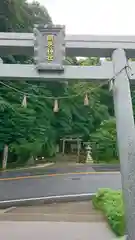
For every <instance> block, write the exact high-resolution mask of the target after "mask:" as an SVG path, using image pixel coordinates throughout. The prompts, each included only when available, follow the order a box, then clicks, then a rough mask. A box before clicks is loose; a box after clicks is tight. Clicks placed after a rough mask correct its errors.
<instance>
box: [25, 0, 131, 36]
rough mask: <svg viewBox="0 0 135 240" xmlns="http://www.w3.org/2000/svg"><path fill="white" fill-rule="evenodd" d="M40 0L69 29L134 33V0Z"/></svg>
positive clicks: (74, 32)
mask: <svg viewBox="0 0 135 240" xmlns="http://www.w3.org/2000/svg"><path fill="white" fill-rule="evenodd" d="M29 1H31V0H29ZM38 1H39V2H40V3H41V4H43V5H45V7H46V8H47V9H48V11H49V13H50V15H51V17H52V19H53V22H54V23H57V24H65V25H66V32H67V33H71V34H108V35H114V34H116V35H135V28H134V22H135V13H134V12H135V0H83V1H78V0H46V1H45V0H38Z"/></svg>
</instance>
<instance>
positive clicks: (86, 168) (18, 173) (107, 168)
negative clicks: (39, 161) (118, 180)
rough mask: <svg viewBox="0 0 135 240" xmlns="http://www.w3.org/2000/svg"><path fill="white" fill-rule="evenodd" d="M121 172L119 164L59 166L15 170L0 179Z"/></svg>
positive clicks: (1, 173) (2, 173)
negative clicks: (74, 173)
mask: <svg viewBox="0 0 135 240" xmlns="http://www.w3.org/2000/svg"><path fill="white" fill-rule="evenodd" d="M113 171H120V166H119V165H118V164H112V165H111V164H102V165H98V164H90V165H87V164H86V165H80V166H76V165H73V166H72V165H71V166H64V167H63V166H62V167H60V166H57V165H53V166H51V167H47V168H36V169H34V168H33V169H25V170H15V171H7V172H0V179H2V178H14V177H22V176H33V175H48V174H63V173H73V172H76V173H78V172H113Z"/></svg>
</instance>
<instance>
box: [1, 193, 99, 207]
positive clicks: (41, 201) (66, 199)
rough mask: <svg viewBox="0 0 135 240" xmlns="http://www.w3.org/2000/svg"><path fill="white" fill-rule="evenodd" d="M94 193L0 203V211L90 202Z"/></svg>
mask: <svg viewBox="0 0 135 240" xmlns="http://www.w3.org/2000/svg"><path fill="white" fill-rule="evenodd" d="M95 195H96V193H82V194H67V195H56V196H48V197H38V198H23V199H13V200H5V201H0V209H5V208H10V207H19V206H20V207H21V206H33V205H40V204H52V203H65V202H81V201H89V200H91V199H92V198H93V197H94V196H95Z"/></svg>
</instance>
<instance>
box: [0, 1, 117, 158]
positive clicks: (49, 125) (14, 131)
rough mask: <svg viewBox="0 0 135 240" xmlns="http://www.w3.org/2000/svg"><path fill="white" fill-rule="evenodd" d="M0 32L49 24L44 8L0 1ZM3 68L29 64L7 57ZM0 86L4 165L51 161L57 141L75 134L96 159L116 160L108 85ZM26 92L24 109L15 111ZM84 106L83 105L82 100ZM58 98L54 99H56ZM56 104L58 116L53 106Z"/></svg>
mask: <svg viewBox="0 0 135 240" xmlns="http://www.w3.org/2000/svg"><path fill="white" fill-rule="evenodd" d="M0 18H1V20H0V31H4V32H7V31H18V32H27V31H29V32H30V31H32V28H33V25H34V24H35V23H50V22H51V21H52V20H51V17H50V16H49V14H48V12H47V10H46V9H45V7H43V6H41V5H40V4H39V3H37V2H33V3H28V2H27V1H26V0H6V1H4V0H1V2H0ZM3 61H4V62H5V63H12V64H14V63H16V62H20V63H31V62H32V58H26V57H25V56H7V57H4V58H3ZM66 64H74V65H99V64H100V60H99V59H98V58H87V59H83V60H82V59H81V60H77V59H76V58H73V59H70V58H67V61H66ZM3 83H4V82H1V83H0V84H1V88H0V152H1V154H2V152H3V148H4V145H5V144H7V145H8V146H9V160H8V161H10V162H12V161H17V162H20V161H21V162H23V163H24V162H25V161H27V160H28V158H29V157H31V156H37V155H42V156H53V155H55V153H56V144H57V143H58V142H59V139H60V138H61V137H64V136H67V135H79V136H80V135H81V136H82V138H83V139H84V140H85V141H87V140H90V141H91V142H92V143H94V150H93V156H94V157H95V158H96V159H97V160H101V159H102V160H106V161H109V160H110V159H113V158H117V151H116V131H115V120H114V119H113V115H114V113H113V104H112V96H111V94H110V93H109V91H108V86H103V87H99V86H98V85H97V86H96V85H93V84H90V83H85V82H80V81H79V80H78V81H77V82H74V81H73V82H72V83H43V82H42V83H39V82H26V81H22V82H15V81H9V82H5V83H4V84H6V85H4V84H3ZM14 88H15V89H18V90H19V91H20V92H19V91H15V89H14ZM24 92H25V93H27V94H28V97H27V102H28V105H27V108H24V107H22V106H21V102H22V99H23V96H24V94H23V93H24ZM86 92H87V94H88V96H89V106H84V104H83V99H84V95H85V94H86ZM59 97H60V99H59ZM56 98H57V99H59V100H58V103H59V112H58V113H54V112H53V103H54V100H55V99H56Z"/></svg>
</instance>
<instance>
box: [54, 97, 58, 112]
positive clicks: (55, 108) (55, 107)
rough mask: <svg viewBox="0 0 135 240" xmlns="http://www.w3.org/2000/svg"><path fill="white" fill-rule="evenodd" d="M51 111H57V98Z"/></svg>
mask: <svg viewBox="0 0 135 240" xmlns="http://www.w3.org/2000/svg"><path fill="white" fill-rule="evenodd" d="M53 111H54V112H58V111H59V105H58V100H57V99H55V100H54V107H53Z"/></svg>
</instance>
